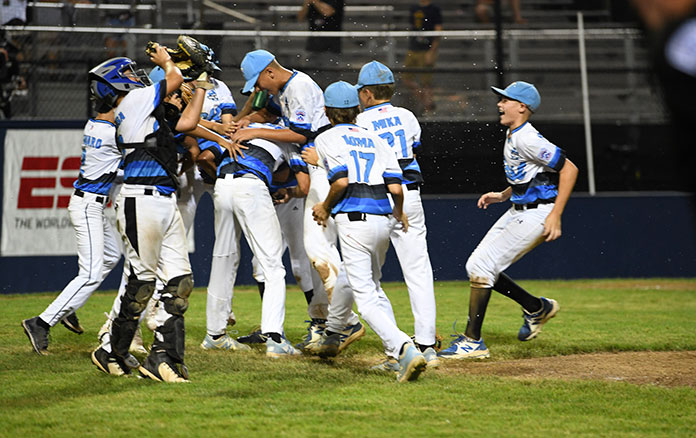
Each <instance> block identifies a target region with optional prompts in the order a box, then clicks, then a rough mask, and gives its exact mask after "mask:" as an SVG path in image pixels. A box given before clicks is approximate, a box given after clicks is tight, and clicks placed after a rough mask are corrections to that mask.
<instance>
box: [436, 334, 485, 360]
mask: <svg viewBox="0 0 696 438" xmlns="http://www.w3.org/2000/svg"><path fill="white" fill-rule="evenodd" d="M452 336H457V335H452ZM437 355H438V357H440V358H442V359H485V358H487V357H490V356H491V354H490V353H489V352H488V348H487V347H486V344H484V343H483V339H480V340H478V341H474V340H473V339H471V338H468V337H466V336H465V335H459V336H458V337H457V339H455V340H454V341H452V343H451V344H450V346H449V347H447V348H446V349H444V350H442V351H441V352H439V353H438V354H437Z"/></svg>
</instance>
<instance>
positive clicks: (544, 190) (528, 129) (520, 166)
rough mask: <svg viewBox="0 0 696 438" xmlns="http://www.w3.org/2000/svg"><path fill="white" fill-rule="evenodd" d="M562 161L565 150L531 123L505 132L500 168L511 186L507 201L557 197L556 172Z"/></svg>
mask: <svg viewBox="0 0 696 438" xmlns="http://www.w3.org/2000/svg"><path fill="white" fill-rule="evenodd" d="M565 160H566V153H565V151H564V150H563V149H561V148H559V147H557V146H556V145H554V144H553V143H551V142H550V141H548V140H547V139H545V138H544V137H543V136H542V135H541V134H540V133H539V131H537V130H536V129H535V128H534V127H533V126H532V124H531V123H529V122H525V123H524V124H523V125H522V126H520V127H518V128H515V129H514V130H512V131H510V130H509V129H508V133H507V138H506V140H505V146H504V148H503V166H504V167H505V176H506V177H507V180H508V183H510V185H511V186H512V196H511V198H510V200H511V201H512V202H513V203H514V204H529V203H533V202H537V201H539V200H552V199H554V198H555V197H556V195H558V171H560V170H561V169H562V168H563V165H564V164H565Z"/></svg>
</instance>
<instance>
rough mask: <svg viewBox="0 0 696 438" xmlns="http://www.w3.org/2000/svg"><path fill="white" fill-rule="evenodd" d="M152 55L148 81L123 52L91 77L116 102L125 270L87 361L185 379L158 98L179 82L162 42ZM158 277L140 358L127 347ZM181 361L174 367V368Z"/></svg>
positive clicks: (170, 183) (179, 262) (177, 248)
mask: <svg viewBox="0 0 696 438" xmlns="http://www.w3.org/2000/svg"><path fill="white" fill-rule="evenodd" d="M150 56H151V61H152V62H154V63H155V64H157V65H159V66H160V67H162V69H163V70H164V71H165V79H164V80H163V81H160V82H158V83H156V84H152V85H150V81H149V78H147V76H146V75H144V74H143V75H142V76H141V75H139V74H137V73H136V70H135V65H134V64H135V63H134V62H133V61H131V60H130V59H128V58H116V59H111V60H108V61H105V62H104V63H102V64H100V65H99V66H97V67H95V68H94V69H92V70H91V71H90V77H91V78H92V79H94V80H96V81H99V82H101V83H102V84H104V85H106V87H105V93H104V95H103V96H102V97H103V98H104V99H109V100H110V102H111V103H112V105H113V106H114V107H115V115H116V118H115V120H116V129H117V132H116V135H117V141H118V145H119V147H120V148H121V149H123V150H124V155H125V156H124V165H123V169H124V184H123V187H122V188H121V192H120V193H119V196H118V199H117V202H116V209H117V226H118V229H119V232H120V233H121V237H122V239H123V240H124V242H125V244H126V258H127V260H128V268H129V276H128V284H127V285H126V290H125V293H124V295H123V296H122V297H121V308H120V311H119V314H118V316H117V317H116V318H115V319H114V320H113V323H112V327H111V347H112V351H111V352H107V351H106V350H105V349H103V348H101V347H100V348H98V349H97V350H95V351H94V352H93V353H92V361H93V362H94V364H95V365H96V366H97V367H98V368H99V369H100V370H102V371H104V372H106V373H109V374H116V375H122V374H129V373H130V372H131V371H130V370H131V369H133V368H138V369H139V371H140V374H141V376H143V377H146V378H150V379H153V380H157V381H164V382H186V381H188V371H187V369H186V367H185V365H184V316H183V315H184V313H185V312H186V309H187V308H188V297H189V295H190V294H191V290H192V289H193V276H192V274H191V266H190V263H189V259H188V253H187V249H186V235H185V231H184V225H183V221H182V219H181V214H180V213H179V210H178V208H177V206H176V198H175V196H173V195H174V193H175V191H176V187H177V176H176V172H177V153H176V143H175V140H174V138H173V135H172V133H171V130H170V128H169V125H168V123H167V120H166V119H165V117H164V107H163V105H161V104H162V102H163V101H164V98H165V97H166V96H167V95H168V94H170V93H172V92H174V91H176V90H177V89H178V88H179V86H180V85H181V84H182V83H183V77H182V75H181V71H180V70H179V69H178V68H177V67H176V66H175V65H174V63H173V61H172V60H171V57H170V55H169V53H168V52H167V50H166V48H165V47H164V46H160V45H157V44H155V45H154V47H152V51H151V52H150ZM158 270H160V271H161V272H162V275H163V280H164V281H165V288H164V291H163V292H162V295H161V302H162V304H163V305H161V306H159V308H158V312H157V315H156V324H157V329H156V330H155V339H154V342H153V345H152V348H151V350H150V354H149V355H148V356H147V358H146V359H145V362H144V363H143V364H142V365H140V364H139V363H138V361H137V359H135V357H133V356H132V355H131V354H130V353H129V352H128V347H129V346H130V343H131V341H132V339H133V335H134V333H135V331H136V329H137V326H138V321H139V317H140V313H141V312H142V311H143V310H144V309H145V306H146V304H147V302H148V300H149V299H150V297H151V296H152V294H153V293H154V290H155V282H156V278H157V271H158ZM179 366H180V367H179Z"/></svg>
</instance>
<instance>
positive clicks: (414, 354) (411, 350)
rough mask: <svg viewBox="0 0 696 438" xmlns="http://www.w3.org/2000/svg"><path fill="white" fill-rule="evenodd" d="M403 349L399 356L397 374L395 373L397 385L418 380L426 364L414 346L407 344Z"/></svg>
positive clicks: (421, 354) (423, 357)
mask: <svg viewBox="0 0 696 438" xmlns="http://www.w3.org/2000/svg"><path fill="white" fill-rule="evenodd" d="M403 348H404V351H403V352H402V353H401V355H399V372H397V373H396V381H397V382H399V383H403V382H410V381H413V380H416V379H418V376H420V374H421V373H422V372H423V371H425V367H426V366H427V364H428V363H427V361H426V360H425V356H423V353H421V352H420V351H418V349H417V348H416V346H415V345H413V344H411V343H410V342H409V343H407V344H405V346H404V347H403Z"/></svg>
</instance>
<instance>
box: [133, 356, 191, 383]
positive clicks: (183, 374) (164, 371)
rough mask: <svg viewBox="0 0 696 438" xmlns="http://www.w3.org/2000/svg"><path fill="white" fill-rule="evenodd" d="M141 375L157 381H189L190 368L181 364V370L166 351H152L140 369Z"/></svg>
mask: <svg viewBox="0 0 696 438" xmlns="http://www.w3.org/2000/svg"><path fill="white" fill-rule="evenodd" d="M138 370H139V371H140V377H142V378H146V379H152V380H155V381H157V382H167V383H187V382H188V381H189V380H188V370H187V369H186V366H185V365H184V364H181V371H179V367H178V366H177V364H176V363H174V361H173V360H172V359H171V358H170V357H169V355H168V354H167V353H166V352H164V351H160V352H150V354H149V355H148V356H147V359H145V362H144V363H143V364H142V365H141V366H140V368H139V369H138Z"/></svg>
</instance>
